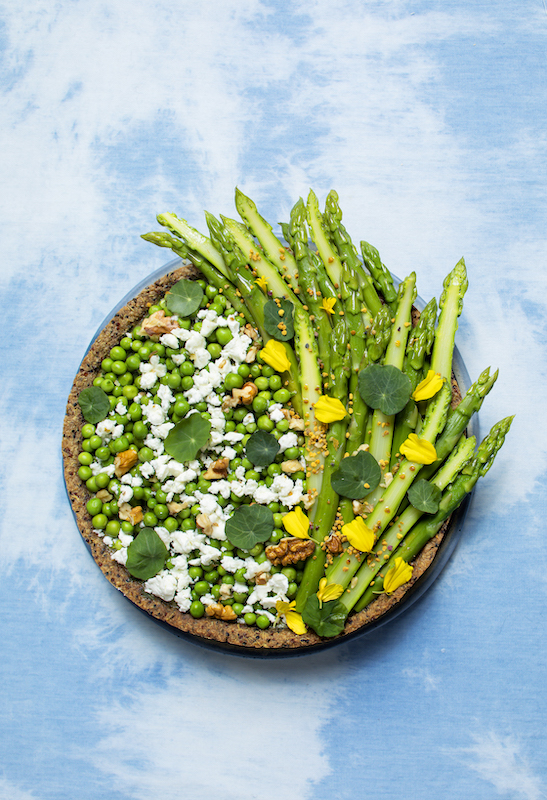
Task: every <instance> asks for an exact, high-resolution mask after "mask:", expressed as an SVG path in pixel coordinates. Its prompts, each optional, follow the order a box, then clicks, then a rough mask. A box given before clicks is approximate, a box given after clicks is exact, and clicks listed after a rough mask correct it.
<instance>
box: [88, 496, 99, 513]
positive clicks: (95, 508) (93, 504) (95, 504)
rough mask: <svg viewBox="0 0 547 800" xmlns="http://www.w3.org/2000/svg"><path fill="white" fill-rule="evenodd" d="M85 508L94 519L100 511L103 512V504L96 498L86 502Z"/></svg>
mask: <svg viewBox="0 0 547 800" xmlns="http://www.w3.org/2000/svg"><path fill="white" fill-rule="evenodd" d="M86 508H87V510H88V512H89V513H90V514H91V516H92V517H95V516H96V515H97V514H100V513H101V511H102V510H103V504H102V501H101V500H100V499H99V498H98V497H92V498H91V500H88V501H87V503H86Z"/></svg>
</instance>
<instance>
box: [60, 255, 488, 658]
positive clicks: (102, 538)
mask: <svg viewBox="0 0 547 800" xmlns="http://www.w3.org/2000/svg"><path fill="white" fill-rule="evenodd" d="M177 265H179V266H177ZM175 267H176V268H175ZM166 270H168V272H167V274H165V275H163V276H162V277H160V278H159V279H157V280H155V281H154V282H153V283H151V284H150V285H149V286H146V288H144V289H142V290H141V291H139V293H138V294H137V295H136V296H135V297H133V298H132V299H131V300H129V302H127V303H126V305H124V306H123V307H122V308H120V309H119V310H118V311H117V312H116V313H115V314H114V316H113V317H112V318H111V319H110V320H109V321H108V322H107V323H106V324H105V325H104V327H103V328H102V330H101V331H100V332H99V334H98V335H97V337H96V338H95V340H94V341H93V343H92V344H91V346H90V348H89V350H88V352H87V354H86V355H85V357H84V359H83V361H82V364H81V366H80V369H79V371H78V374H77V375H76V378H75V380H74V384H73V386H72V390H71V392H70V395H69V398H68V404H67V412H66V417H65V422H64V429H63V442H62V450H63V459H64V475H65V482H66V488H67V492H68V497H69V500H70V503H71V505H72V509H73V512H74V515H75V518H76V521H77V525H78V528H79V530H80V532H81V534H82V536H83V538H84V540H85V542H86V544H87V545H88V547H89V549H90V551H91V554H92V556H93V558H94V560H95V562H96V564H97V565H98V566H99V568H100V569H101V571H102V572H103V574H104V575H105V577H106V578H107V579H108V580H109V581H110V583H112V585H113V586H115V587H116V588H117V589H119V590H120V591H121V592H122V594H124V595H125V597H127V598H128V599H129V600H130V601H131V602H132V603H134V604H135V605H136V606H137V607H138V608H139V609H141V610H142V611H143V612H145V613H146V614H148V615H149V616H151V617H152V618H154V619H155V620H157V621H159V622H160V623H161V624H163V625H165V626H166V627H168V628H169V629H170V630H171V631H172V632H174V633H175V634H177V635H180V636H182V637H183V638H188V639H191V640H192V641H194V642H197V643H199V644H202V645H205V646H210V647H214V648H222V649H225V650H230V651H233V652H238V653H242V654H247V655H251V656H258V657H260V656H276V655H278V656H283V655H292V654H298V653H302V652H311V651H314V650H318V649H322V648H325V647H329V646H332V645H334V644H338V643H340V642H344V641H348V640H349V639H352V638H354V637H356V636H359V635H362V634H363V633H366V632H368V631H372V630H373V629H375V628H376V627H378V626H379V625H381V624H383V623H384V622H387V621H388V620H389V619H393V618H394V617H395V616H397V615H398V614H399V613H400V612H401V611H402V610H403V609H405V608H407V607H408V606H409V605H410V604H411V603H412V602H413V601H414V600H415V599H417V598H418V597H419V596H420V595H421V594H422V593H423V591H425V589H427V588H428V586H429V585H430V584H431V582H432V581H433V580H434V579H435V577H436V576H437V575H438V573H439V572H440V570H441V569H442V567H443V566H444V564H445V563H446V561H447V560H448V558H449V556H450V554H451V552H452V550H453V548H454V547H455V545H456V543H457V540H458V538H459V535H460V533H461V527H462V524H463V518H464V516H465V511H466V508H467V502H468V498H467V500H466V501H464V503H463V504H462V505H461V506H460V508H459V509H458V511H457V512H456V513H455V514H453V515H452V517H451V518H450V519H449V520H448V521H447V522H446V523H445V524H444V526H443V527H442V528H441V530H440V531H439V533H438V534H437V535H436V536H435V537H434V538H432V539H431V540H430V541H429V543H428V544H427V545H426V546H425V547H424V548H423V550H422V551H421V552H420V553H419V555H418V556H417V557H416V558H415V559H414V561H413V562H412V566H413V571H412V576H411V578H410V579H409V580H408V581H407V582H406V583H404V585H401V586H400V587H398V588H396V589H395V590H394V591H393V592H392V593H390V594H385V593H383V594H380V595H379V596H378V598H377V599H375V600H373V601H372V602H371V603H370V604H369V605H368V606H367V607H366V608H364V609H363V610H362V611H358V612H356V613H350V615H349V616H348V618H347V621H346V624H345V627H344V629H343V631H342V632H341V633H339V634H338V635H336V636H329V637H322V636H319V635H318V634H317V633H315V632H314V631H313V630H311V629H310V628H309V627H308V628H307V630H306V632H305V633H301V634H300V633H295V632H293V630H291V629H290V628H289V627H287V625H285V624H284V623H283V620H281V623H279V619H280V617H279V615H277V617H276V616H275V607H273V608H272V609H271V612H270V617H269V619H270V624H269V625H268V627H267V628H266V629H261V628H260V627H257V626H256V625H249V624H245V621H244V615H242V616H240V617H239V619H237V618H236V619H235V620H228V621H225V620H223V619H220V618H217V617H215V616H209V615H207V614H203V615H202V616H201V617H199V618H196V617H195V616H192V614H191V613H190V612H189V610H184V611H183V610H181V608H180V604H177V603H176V602H175V600H174V599H171V600H165V599H161V597H159V596H157V595H155V594H153V593H151V592H150V591H147V590H146V580H144V579H139V578H137V577H134V576H133V575H132V574H130V572H129V571H128V569H127V568H126V566H124V564H123V563H120V561H119V560H116V558H115V557H113V556H115V555H116V551H115V550H113V548H112V537H111V536H110V537H109V536H106V535H105V530H104V529H103V530H100V529H97V528H95V527H94V524H93V519H96V518H95V517H92V514H91V513H90V511H89V510H88V503H89V501H90V498H92V497H94V496H95V494H96V492H93V491H90V490H89V489H88V488H87V486H86V482H85V481H84V480H83V479H82V477H81V467H82V462H81V460H80V459H79V456H81V454H82V446H83V436H82V429H83V428H84V426H85V424H86V419H84V416H83V414H82V408H81V405H80V403H79V398H80V395H81V392H82V390H84V389H86V388H88V387H91V386H92V385H93V383H94V381H96V379H97V378H98V377H99V376H100V375H101V365H102V364H103V362H104V359H107V358H108V357H109V354H110V352H111V350H112V348H113V347H116V346H119V344H120V341H121V340H122V339H123V338H124V337H126V336H127V334H128V332H130V331H132V330H134V329H135V326H138V325H139V324H140V323H141V321H142V320H143V319H145V318H146V317H147V315H148V314H149V311H150V308H151V306H153V307H156V306H158V304H159V303H160V302H161V301H162V299H163V298H164V297H165V294H166V292H168V291H169V290H170V289H171V288H172V287H173V286H174V285H175V284H177V283H178V282H179V281H180V280H181V279H187V278H194V279H195V278H199V277H201V276H200V275H199V272H198V271H197V270H196V268H195V267H194V266H192V265H185V264H183V263H182V262H181V261H178V260H177V261H176V262H170V264H168V265H167V266H166ZM415 316H416V315H415ZM155 338H156V340H157V339H158V337H157V336H156V337H155ZM453 369H454V372H455V373H456V374H457V376H458V380H459V382H460V385H461V388H462V389H466V388H467V386H468V378H467V375H466V373H465V369H464V368H463V365H462V364H461V360H460V359H459V356H458V353H457V351H455V354H454V361H453ZM452 384H453V404H457V403H458V402H459V400H460V399H461V394H460V391H459V388H458V382H457V381H456V378H455V376H454V375H453V381H452ZM119 410H122V409H119ZM255 427H256V426H255ZM475 429H476V423H475ZM88 460H89V459H88ZM79 473H80V474H79ZM84 474H87V473H84ZM218 496H219V495H218ZM285 510H287V509H285ZM158 523H159V526H160V527H161V520H158ZM140 524H141V526H142V522H141V523H140ZM138 527H139V526H138V525H136V526H135V531H134V533H135V534H136V533H137V531H138ZM166 541H167V540H166ZM224 541H225V540H224ZM224 541H223V540H220V541H217V543H216V546H217V547H218V546H219V545H220V546H221V547H222V546H223V544H224ZM168 549H169V548H168ZM223 552H224V553H226V552H230V551H226V550H224V551H223ZM231 552H233V548H232V551H231ZM240 555H243V553H240ZM169 557H170V558H171V557H173V551H172V550H171V551H170V553H169ZM149 585H150V584H149ZM194 596H195V595H194ZM285 599H288V598H287V597H286V598H285ZM232 605H233V603H232ZM234 616H236V617H237V615H234Z"/></svg>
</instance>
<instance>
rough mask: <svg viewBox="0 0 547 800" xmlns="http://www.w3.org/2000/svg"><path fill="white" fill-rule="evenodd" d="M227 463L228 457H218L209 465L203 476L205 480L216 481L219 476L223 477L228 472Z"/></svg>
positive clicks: (228, 461)
mask: <svg viewBox="0 0 547 800" xmlns="http://www.w3.org/2000/svg"><path fill="white" fill-rule="evenodd" d="M229 463H230V459H229V458H219V459H218V461H214V462H213V463H212V464H211V465H210V466H209V468H208V470H207V472H206V473H205V474H204V476H203V477H204V478H205V480H206V481H218V480H220V478H225V477H226V475H227V474H228V465H229Z"/></svg>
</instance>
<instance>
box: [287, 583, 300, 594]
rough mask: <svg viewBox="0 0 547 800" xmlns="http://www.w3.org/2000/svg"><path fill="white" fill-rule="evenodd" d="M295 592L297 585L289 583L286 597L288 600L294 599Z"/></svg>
mask: <svg viewBox="0 0 547 800" xmlns="http://www.w3.org/2000/svg"><path fill="white" fill-rule="evenodd" d="M297 591H298V584H297V583H295V582H294V581H291V582H290V583H289V586H288V588H287V597H289V598H291V597H294V596H295V595H296V593H297Z"/></svg>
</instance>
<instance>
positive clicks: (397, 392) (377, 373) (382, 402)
mask: <svg viewBox="0 0 547 800" xmlns="http://www.w3.org/2000/svg"><path fill="white" fill-rule="evenodd" d="M359 393H360V395H361V397H362V398H363V400H364V401H365V403H366V404H367V406H370V408H379V409H380V411H382V412H383V413H384V414H386V415H387V416H391V415H392V414H397V413H398V412H399V411H401V410H402V409H403V408H404V407H405V406H406V404H407V403H408V401H409V399H410V395H411V394H412V383H411V381H410V378H409V377H408V375H405V374H404V372H401V370H400V369H397V367H394V366H392V365H391V364H369V366H368V367H365V369H363V370H361V372H360V373H359Z"/></svg>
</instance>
